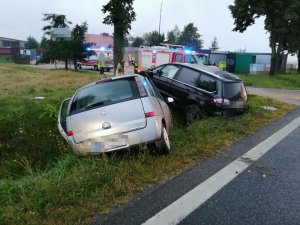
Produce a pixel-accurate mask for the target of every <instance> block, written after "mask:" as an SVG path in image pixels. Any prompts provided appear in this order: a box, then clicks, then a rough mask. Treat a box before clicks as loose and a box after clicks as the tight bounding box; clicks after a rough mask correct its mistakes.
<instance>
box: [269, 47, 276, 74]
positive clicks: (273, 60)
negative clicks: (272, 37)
mask: <svg viewBox="0 0 300 225" xmlns="http://www.w3.org/2000/svg"><path fill="white" fill-rule="evenodd" d="M271 49H272V56H271V68H270V75H271V76H273V75H275V74H276V73H277V53H276V46H275V43H274V44H273V43H271Z"/></svg>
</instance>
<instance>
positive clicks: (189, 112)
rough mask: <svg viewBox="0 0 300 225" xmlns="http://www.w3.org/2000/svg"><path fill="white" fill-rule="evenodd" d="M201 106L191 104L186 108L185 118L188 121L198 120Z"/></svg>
mask: <svg viewBox="0 0 300 225" xmlns="http://www.w3.org/2000/svg"><path fill="white" fill-rule="evenodd" d="M199 114H200V108H199V106H198V105H195V104H191V105H188V106H187V107H186V108H185V118H186V122H187V123H191V122H193V121H195V120H198V119H199V117H200V115H199Z"/></svg>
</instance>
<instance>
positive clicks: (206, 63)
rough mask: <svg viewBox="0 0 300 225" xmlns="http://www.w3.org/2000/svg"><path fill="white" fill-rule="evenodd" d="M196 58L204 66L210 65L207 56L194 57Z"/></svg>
mask: <svg viewBox="0 0 300 225" xmlns="http://www.w3.org/2000/svg"><path fill="white" fill-rule="evenodd" d="M194 56H195V58H196V61H197V63H200V64H203V65H210V62H209V59H208V56H207V55H194Z"/></svg>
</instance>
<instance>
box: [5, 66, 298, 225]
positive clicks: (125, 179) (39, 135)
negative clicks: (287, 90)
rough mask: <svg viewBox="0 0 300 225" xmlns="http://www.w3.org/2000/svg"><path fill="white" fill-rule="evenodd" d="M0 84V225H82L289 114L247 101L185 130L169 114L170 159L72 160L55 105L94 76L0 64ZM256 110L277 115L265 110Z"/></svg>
mask: <svg viewBox="0 0 300 225" xmlns="http://www.w3.org/2000/svg"><path fill="white" fill-rule="evenodd" d="M0 78H1V80H2V81H3V82H2V84H1V85H2V86H1V88H0V105H1V114H0V157H1V158H0V224H5V225H7V224H51V225H52V224H53V225H54V224H89V223H90V221H91V219H92V218H93V216H95V215H96V214H98V213H107V212H108V211H109V209H110V208H112V207H113V206H117V205H120V204H125V203H126V202H127V201H128V200H129V198H130V197H131V196H132V195H133V194H134V193H137V192H140V191H143V190H145V189H146V188H147V185H149V184H156V183H158V182H165V181H167V180H169V179H171V178H173V177H174V176H176V175H177V174H179V173H180V172H182V171H183V170H185V169H187V168H188V167H190V166H191V165H193V163H195V162H197V161H198V160H200V159H203V158H205V157H208V156H210V155H212V154H216V153H217V152H219V151H222V150H223V149H225V148H226V147H228V146H229V145H230V144H232V143H234V142H235V141H237V140H239V139H240V138H242V137H245V136H249V135H251V134H253V132H255V131H256V130H257V129H258V128H259V127H262V126H264V125H266V124H268V123H269V122H270V121H272V120H274V119H276V118H278V117H280V116H282V115H283V114H285V113H286V112H288V111H289V110H291V109H292V108H293V106H291V105H288V104H283V103H280V102H277V101H274V100H271V99H267V98H261V97H258V96H249V102H248V104H249V108H248V110H247V112H246V113H245V114H243V115H240V116H236V117H233V118H224V117H210V118H204V119H202V120H200V121H198V122H195V123H192V124H190V125H188V126H186V125H183V124H182V123H181V122H178V121H181V120H180V113H175V125H174V128H173V130H172V131H171V134H170V139H171V144H172V152H171V154H169V155H165V156H161V155H157V154H154V153H152V152H149V151H148V150H147V149H143V150H140V151H138V150H130V151H122V152H116V153H112V154H107V155H106V154H103V155H100V156H99V157H97V158H77V157H75V156H73V155H72V154H71V153H70V151H69V149H68V148H67V146H66V143H65V142H64V140H63V139H62V138H61V137H60V134H59V132H58V130H57V128H56V116H57V111H58V108H59V104H60V101H61V100H62V99H64V98H65V97H67V96H70V95H71V94H72V93H73V92H74V90H75V89H76V88H77V87H79V86H81V85H83V84H86V83H89V82H91V81H93V80H97V79H98V74H96V73H89V72H84V73H81V72H80V73H79V72H72V71H63V70H42V69H34V68H29V67H22V66H16V65H6V64H0ZM36 96H43V97H45V99H44V100H34V99H33V98H34V97H36ZM262 105H268V106H273V107H276V108H277V109H278V110H277V111H272V112H269V111H264V110H262V108H261V106H262Z"/></svg>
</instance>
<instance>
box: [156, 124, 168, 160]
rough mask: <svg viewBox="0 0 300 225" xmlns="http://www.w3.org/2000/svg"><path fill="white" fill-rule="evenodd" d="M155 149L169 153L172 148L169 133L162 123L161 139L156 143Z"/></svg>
mask: <svg viewBox="0 0 300 225" xmlns="http://www.w3.org/2000/svg"><path fill="white" fill-rule="evenodd" d="M155 150H156V152H157V153H159V154H169V153H170V150H171V145H170V140H169V135H168V131H167V129H166V127H165V126H164V125H162V129H161V139H160V140H159V141H157V142H156V143H155Z"/></svg>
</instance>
